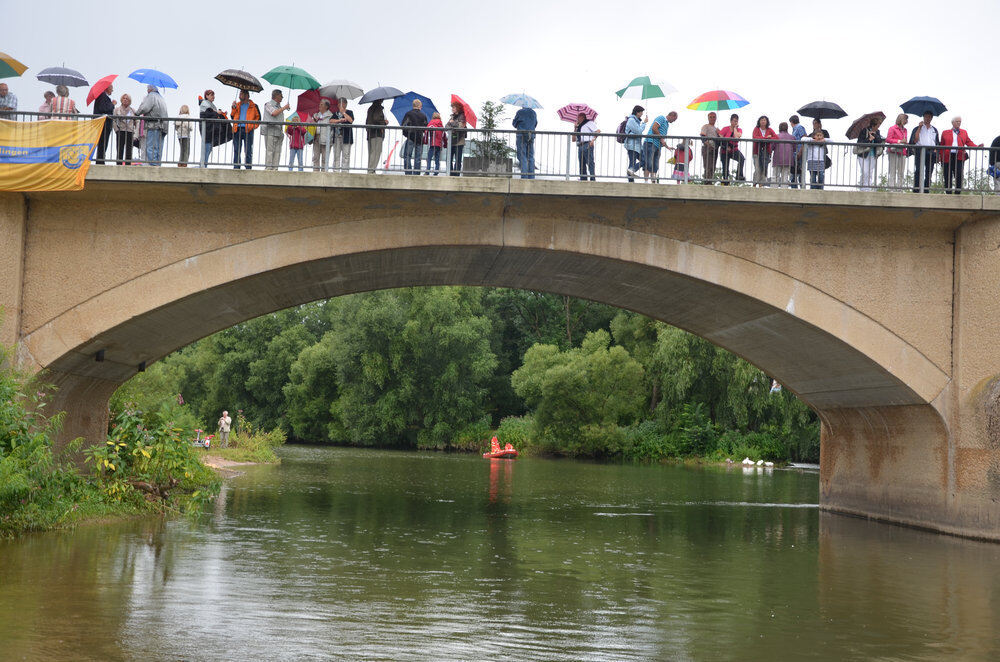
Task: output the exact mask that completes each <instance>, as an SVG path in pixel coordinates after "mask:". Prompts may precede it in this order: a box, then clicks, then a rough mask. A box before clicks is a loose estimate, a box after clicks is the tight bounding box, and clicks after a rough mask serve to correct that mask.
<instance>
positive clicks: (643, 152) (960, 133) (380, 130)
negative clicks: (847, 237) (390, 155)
mask: <svg viewBox="0 0 1000 662" xmlns="http://www.w3.org/2000/svg"><path fill="white" fill-rule="evenodd" d="M113 92H114V90H113V88H112V87H111V86H108V88H107V90H105V92H104V93H102V94H100V95H99V96H98V97H97V99H96V100H95V102H94V114H96V115H108V116H109V119H110V121H109V122H108V123H107V124H106V125H105V129H104V132H103V133H102V134H101V137H100V140H99V142H98V144H97V146H96V149H95V152H94V157H93V158H94V160H95V162H96V163H98V164H103V163H106V162H107V161H106V151H107V146H108V144H109V138H110V135H111V134H112V133H114V134H115V137H116V141H115V142H116V145H117V155H116V158H115V160H114V162H115V163H117V164H120V165H130V164H133V163H136V162H141V163H145V164H148V165H160V163H161V153H162V145H163V140H164V137H165V135H166V134H167V132H168V129H169V124H170V122H169V121H168V120H167V118H168V117H169V114H168V111H167V105H166V102H165V101H164V99H163V97H162V96H161V95H160V93H159V90H158V89H157V88H156V87H155V86H153V85H149V86H147V95H146V97H145V98H144V99H143V100H142V101H141V103H140V104H139V105H138V106H135V105H133V102H132V99H131V97H130V96H129V95H128V94H122V95H121V97H120V99H117V100H116V99H114V98H113V96H112V95H113ZM331 105H332V106H333V107H331ZM348 105H349V101H348V99H346V98H340V99H337V100H336V102H335V103H333V104H331V102H330V101H328V100H327V99H325V98H324V99H322V100H321V101H320V104H319V108H318V110H317V111H316V112H314V113H311V114H309V115H308V116H307V117H305V118H303V117H302V116H301V115H300V113H297V112H295V113H290V114H289V115H288V117H287V119H286V113H288V111H290V110H291V107H290V105H289V104H288V103H285V101H284V94H283V92H282V91H281V90H278V89H276V90H274V91H273V92H272V93H271V98H270V100H269V101H268V102H267V103H265V104H264V108H263V110H261V109H260V108H259V107H258V105H257V104H256V103H255V102H254V101H253V100H252V99H251V98H250V94H249V93H248V92H247V91H245V90H241V91H240V92H239V97H238V98H237V99H236V100H234V101H233V102H232V105H231V106H230V108H229V109H228V112H225V111H222V110H220V109H219V108H218V107H217V106H216V104H215V92H214V90H205V92H204V95H203V96H201V97H199V99H198V116H199V119H200V120H204V121H195V120H194V118H191V121H185V120H186V118H188V117H191V116H190V111H189V108H188V106H186V105H184V106H181V108H180V111H179V113H178V116H177V119H175V120H174V121H173V126H174V134H175V136H176V138H177V141H178V146H179V149H178V162H179V163H178V164H179V165H181V166H186V165H187V164H188V160H189V158H190V144H191V138H192V133H193V128H194V127H195V126H197V129H198V131H199V132H200V134H201V136H202V140H201V142H202V150H201V153H200V154H199V155H198V165H200V166H202V167H206V166H207V165H209V164H211V163H212V159H211V157H212V151H213V149H214V148H216V147H218V146H219V145H222V144H225V143H228V142H230V141H231V142H232V144H233V149H232V152H233V163H232V166H233V168H236V169H239V168H241V167H243V168H246V169H250V168H251V167H252V165H253V149H254V142H255V141H254V134H255V132H256V131H257V130H258V129H260V131H261V134H262V137H263V142H264V151H265V156H264V164H265V165H264V167H265V169H266V170H277V169H278V167H279V160H280V156H281V153H282V148H283V146H284V142H285V140H287V141H288V149H289V162H288V164H287V167H288V169H289V170H293V169H296V168H297V169H298V170H299V171H301V170H304V169H305V166H304V165H303V162H304V152H305V150H306V147H307V146H311V151H312V159H311V161H312V169H313V170H315V171H320V170H327V169H333V170H337V171H347V170H349V169H350V155H351V149H352V146H353V145H354V142H355V138H356V137H360V136H356V131H360V130H364V132H365V134H364V135H365V139H366V141H367V143H366V147H367V154H368V158H367V172H368V173H370V174H374V173H376V172H377V171H379V170H380V167H379V166H380V164H381V162H382V151H383V143H384V139H385V128H384V127H386V126H387V125H388V124H389V122H388V120H387V119H386V115H385V109H384V108H383V105H382V102H381V101H374V102H373V103H372V104H371V105H370V106H369V108H368V111H367V114H366V117H365V120H364V125H363V127H360V126H359V127H355V126H353V125H354V124H355V119H356V118H355V113H354V111H353V110H352V109H351V108H349V107H348ZM450 110H451V113H450V116H449V118H448V120H447V121H446V122H445V121H443V118H442V117H441V115H440V114H439V113H437V112H433V113H432V115H431V116H430V117H428V116H427V114H426V113H425V112H424V111H423V108H422V103H421V101H420V100H419V99H414V100H413V103H412V108H411V109H410V110H409V111H408V112H407V113H406V114H405V115H404V117H403V119H402V121H401V122H400V127H401V129H402V136H403V139H404V140H403V146H402V150H401V154H402V161H403V172H404V173H405V174H408V175H415V174H427V175H430V174H433V175H437V174H441V172H442V170H441V159H442V156H446V158H447V162H446V163H445V167H444V172H446V173H447V174H450V175H455V176H457V175H461V173H462V166H463V156H464V149H465V145H466V136H467V130H468V123H467V121H466V117H465V112H464V109H463V106H462V104H459V103H452V104H451V109H450ZM16 111H17V97H16V96H15V95H14V94H13V93H11V92H10V90H9V89H8V86H7V84H6V83H0V117H4V116H8V117H9V116H11V114H12V113H14V112H16ZM38 112H39V114H41V115H46V114H73V113H78V112H79V110H78V109H77V106H76V104H75V102H74V101H73V100H72V99H70V98H69V90H68V88H66V87H65V86H63V85H59V86H57V87H56V89H55V92H54V93H53V92H51V91H46V92H45V96H44V102H43V103H42V105H41V107H40V108H39V109H38ZM934 117H935V116H934V114H933V113H931V112H927V113H924V115H923V117H922V120H921V121H920V122H919V123H918V124H917V125H916V126H915V127H914V128H913V129H912V130H910V131H907V124H908V122H909V116H908V115H907V114H905V113H901V114H899V115H898V116H897V117H896V120H895V123H894V124H893V125H892V126H891V127H889V129H888V131H887V132H886V134H885V135H884V136H883V134H882V129H881V127H882V123H883V121H884V118H883V117H873V118H872V119H871V121H870V124H869V125H868V126H865V127H863V128H862V130H861V132H860V134H859V135H858V138H857V140H856V145H855V147H854V148H853V152H854V155H855V156H856V157H857V160H858V176H859V181H858V186H859V187H860V188H861V189H862V190H873V188H874V186H875V185H876V177H875V176H876V163H877V160H878V159H879V158H880V157H881V156H883V154H885V155H886V156H887V160H888V174H887V178H886V180H885V183H886V185H887V186H889V187H890V188H895V189H899V188H902V187H904V185H906V172H907V159H908V158H913V159H914V161H913V181H912V189H913V191H914V192H927V191H929V190H930V187H931V182H932V177H933V173H934V171H935V168H936V166H937V165H938V164H940V165H941V167H942V170H943V182H944V188H945V192H947V193H960V192H961V191H962V190H963V187H964V176H965V164H966V161H968V160H969V152H968V150H967V149H966V148H970V147H973V148H974V147H983V146H984V145H983V143H978V144H977V143H975V142H974V141H973V140H972V139H971V138H970V136H969V133H968V131H967V130H966V129H963V128H962V118H961V117H959V116H955V117H953V118H951V126H950V128H948V129H945V130H944V131H939V130H938V128H937V127H936V126H934V124H933V120H934ZM677 118H678V114H677V112H676V111H671V112H669V113H667V114H665V115H657V116H655V117H654V118H653V120H652V121H651V122H650V121H649V117H648V115H647V114H646V109H645V108H644V107H643V106H641V105H636V106H635V107H634V108H633V109H632V112H631V114H630V115H629V116H628V117H627V118H626V120H625V121H623V122H622V123H621V125H620V126H619V127H618V129H617V131H616V132H615V135H616V137H617V140H618V142H619V143H622V144H623V148H624V151H625V158H626V160H627V163H628V165H627V169H626V173H627V177H628V181H630V182H634V181H636V180H637V179H638V178H640V177H641V178H642V180H643V181H648V182H653V183H656V182H659V181H660V172H659V171H660V165H661V161H662V153H663V152H664V151H666V152H670V153H671V156H670V158H669V163H671V164H673V171H672V173H671V175H670V178H671V179H673V180H676V181H692V180H694V181H700V182H701V183H704V184H714V183H716V182H721V184H722V185H729V184H731V183H734V182H745V181H746V175H745V171H746V168H747V165H748V164H747V160H748V157H749V160H750V166H751V167H752V168H753V173H752V184H753V185H754V186H783V187H790V188H800V187H801V188H805V187H806V186H808V187H810V188H814V189H821V188H823V187H824V185H825V180H826V171H827V170H829V168H830V167H831V165H832V160H831V158H830V148H829V143H831V142H834V141H832V140H831V137H830V134H829V132H828V131H827V130H826V129H824V128H823V124H822V121H821V120H819V119H814V120H812V126H811V128H810V129H806V127H805V126H803V124H802V123H801V121H800V118H799V116H798V115H791V116H790V117H789V118H788V120H787V121H783V122H779V123H778V126H777V131H775V129H774V128H773V127H772V125H771V120H770V118H769V117H768V116H766V115H761V116H760V117H759V118H757V121H756V123H755V124H754V127H753V130H752V132H751V135H750V140H749V141H747V140H746V139H745V138H744V130H743V128H742V127H741V126H740V116H739V114H738V113H733V114H731V115H730V117H729V123H728V125H726V126H722V127H721V128H720V127H719V126H718V125H717V123H718V116H717V113H715V112H709V113H708V116H707V121H706V123H705V124H704V125H703V126H702V127H701V130H700V137H699V140H700V153H701V165H702V172H701V173H700V177H699V176H698V173H694V172H692V171H691V170H690V168H689V167H688V166H689V165H690V164H691V163H692V161H693V159H694V152H693V147H694V144H693V142H694V141H692V140H690V139H686V138H685V139H681V140H680V141H679V142H677V143H676V144H675V145H668V144H667V140H666V138H667V133H668V130H669V128H670V125H671V124H673V123H674V122H676V121H677ZM512 126H513V128H514V129H515V130H516V135H515V146H516V149H515V150H514V153H515V155H516V158H517V162H518V166H519V173H520V176H521V177H522V178H525V179H533V178H534V177H535V153H534V152H535V131H536V128H537V126H538V117H537V115H536V113H535V111H534V110H533V109H531V108H520V109H519V110H518V111H517V114H516V115H515V116H514V118H513V121H512ZM600 133H601V131H600V130H599V129H598V128H597V124H596V122H595V121H594V120H593V119H589V118H588V116H587V115H586V114H584V113H580V114H579V116H578V118H577V121H576V122H575V123H574V130H573V132H572V135H571V139H572V141H573V142H574V143H575V144H576V149H577V156H578V163H579V178H580V179H581V180H583V181H587V180H590V181H593V180H595V179H596V156H595V151H596V150H595V143H596V140H597V137H598V135H599V134H600ZM449 140H450V145H449ZM748 143H749V144H748ZM135 149H138V151H139V156H138V159H135V158H134V157H133V154H134V150H135ZM744 150H746V151H748V152H749V153H748V154H745V153H744ZM987 158H988V168H987V176H988V177H989V178H990V179H991V180H992V187H993V189H994V191H996V192H1000V164H998V161H1000V136H997V137H996V138H995V139H994V140H993V142H992V144H991V146H990V149H989V150H988V155H987ZM425 160H426V165H424V161H425ZM717 168H721V170H717ZM733 169H735V172H733ZM717 173H718V174H720V175H721V177H717ZM807 180H808V182H807Z"/></svg>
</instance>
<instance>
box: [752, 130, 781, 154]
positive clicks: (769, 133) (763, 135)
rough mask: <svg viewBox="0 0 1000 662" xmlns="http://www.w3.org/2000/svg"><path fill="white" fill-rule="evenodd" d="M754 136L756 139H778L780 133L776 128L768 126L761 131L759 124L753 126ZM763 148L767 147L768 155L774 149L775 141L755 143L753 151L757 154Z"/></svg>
mask: <svg viewBox="0 0 1000 662" xmlns="http://www.w3.org/2000/svg"><path fill="white" fill-rule="evenodd" d="M753 138H754V140H777V139H778V134H777V133H775V132H774V129H772V128H771V127H768V128H767V130H766V131H761V130H760V127H759V126H755V127H754V128H753ZM762 148H766V149H767V153H768V156H770V154H771V152H773V151H774V143H766V144H765V143H758V142H755V143H754V144H753V153H754V154H757V153H758V152H760V150H761V149H762Z"/></svg>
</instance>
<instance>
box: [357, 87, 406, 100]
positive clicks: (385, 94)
mask: <svg viewBox="0 0 1000 662" xmlns="http://www.w3.org/2000/svg"><path fill="white" fill-rule="evenodd" d="M401 96H403V91H402V90H397V89H396V88H395V87H376V88H375V89H374V90H368V91H367V92H365V95H364V96H363V97H361V98H360V99H358V103H371V102H372V101H384V100H385V99H395V98H396V97H401Z"/></svg>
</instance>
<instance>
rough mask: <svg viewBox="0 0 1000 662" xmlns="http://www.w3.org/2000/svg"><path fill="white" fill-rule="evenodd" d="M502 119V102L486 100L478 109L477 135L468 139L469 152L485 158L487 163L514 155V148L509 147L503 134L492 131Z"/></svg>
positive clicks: (501, 161) (500, 160)
mask: <svg viewBox="0 0 1000 662" xmlns="http://www.w3.org/2000/svg"><path fill="white" fill-rule="evenodd" d="M503 119H504V106H503V104H502V103H497V102H494V101H486V102H485V103H483V107H482V108H481V109H480V111H479V129H480V132H479V133H478V134H477V135H478V137H477V138H474V139H471V140H469V148H470V149H469V152H470V154H472V155H474V156H479V157H482V158H484V159H486V160H487V161H488V162H489V163H497V164H500V163H503V162H504V161H506V160H507V159H509V158H511V157H512V156H513V155H514V150H513V149H511V148H510V146H509V145H508V144H507V141H506V140H505V139H504V135H505V134H497V133H494V131H496V130H497V129H498V128H500V122H501V121H502V120H503Z"/></svg>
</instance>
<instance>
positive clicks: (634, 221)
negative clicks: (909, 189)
mask: <svg viewBox="0 0 1000 662" xmlns="http://www.w3.org/2000/svg"><path fill="white" fill-rule="evenodd" d="M0 200H2V203H3V206H2V207H0V209H3V210H4V211H3V219H4V220H3V221H2V222H3V223H6V224H7V225H10V224H11V220H10V219H12V218H14V216H15V215H16V214H15V212H14V211H9V210H15V211H16V210H17V209H21V210H25V209H26V210H28V212H27V213H26V214H25V212H24V211H22V212H21V218H22V221H23V224H22V227H25V228H26V232H25V233H24V238H23V241H22V246H23V249H22V252H23V256H22V262H23V265H24V266H23V272H22V273H23V276H22V278H23V282H24V285H23V292H22V294H21V296H20V305H19V308H20V310H21V311H22V313H21V317H20V320H19V322H18V323H17V337H18V340H19V344H18V354H19V358H20V360H21V362H22V364H23V365H25V366H27V367H29V368H31V369H33V370H40V369H42V368H45V369H48V370H49V371H51V373H52V376H53V378H54V379H55V381H57V382H58V383H60V384H61V385H62V386H63V388H62V391H61V392H60V393H61V395H60V397H59V400H60V402H59V404H60V405H61V406H64V407H66V408H67V409H68V410H69V411H70V414H69V423H68V424H67V430H68V432H71V433H75V434H80V433H83V434H86V436H91V435H93V436H99V435H100V434H101V432H100V430H101V427H102V425H104V424H105V422H104V420H103V419H102V418H101V416H100V415H96V416H95V415H94V414H92V412H93V411H97V410H100V411H102V412H103V411H104V404H105V403H106V401H107V394H108V393H109V392H110V390H111V389H113V388H114V385H116V384H119V383H121V382H122V381H124V380H125V379H128V378H129V377H131V376H132V375H134V374H135V371H136V369H137V367H138V366H139V364H140V363H142V362H147V363H148V362H152V361H155V360H156V359H158V358H160V357H162V356H163V355H165V354H167V353H169V352H170V351H173V350H174V349H177V348H178V347H182V346H184V345H186V344H188V343H190V342H192V341H194V340H196V339H198V338H200V337H202V336H204V335H207V334H209V333H212V332H214V331H217V330H219V329H222V328H226V327H228V326H231V325H232V324H235V323H238V322H240V321H243V320H246V319H249V318H252V317H254V316H257V315H261V314H264V313H267V312H270V311H273V310H278V309H281V308H285V307H288V306H292V305H296V304H299V303H303V302H306V301H311V300H315V299H321V298H325V297H331V296H337V295H340V294H346V293H350V292H358V291H365V290H372V289H380V288H387V287H401V286H410V285H437V284H465V285H495V286H509V287H524V288H531V289H539V290H547V291H551V292H557V293H561V294H570V295H573V296H580V297H585V298H590V299H593V300H597V301H602V302H605V303H609V304H612V305H617V306H621V307H623V308H629V309H632V310H636V311H639V312H642V313H644V314H647V315H650V316H652V317H655V318H657V319H661V320H663V321H666V322H669V323H671V324H675V325H677V326H679V327H681V328H684V329H687V330H689V331H692V332H694V333H697V334H699V335H701V336H703V337H705V338H708V339H709V340H711V341H713V342H715V343H717V344H719V345H721V346H723V347H726V348H727V349H730V350H731V351H734V352H736V353H737V354H740V355H741V356H744V357H746V358H747V359H748V360H750V361H752V362H753V363H755V364H756V365H758V366H760V367H761V368H762V369H764V370H766V371H767V372H768V373H769V374H772V375H774V376H775V377H776V378H777V379H779V380H780V381H781V382H782V383H784V384H785V385H786V386H787V387H788V388H790V389H791V390H792V391H794V392H795V393H796V394H798V395H799V396H800V397H802V398H803V399H804V400H805V401H806V402H808V403H809V404H811V405H812V406H813V407H815V408H816V409H817V410H818V411H819V412H820V414H821V417H822V418H823V421H824V436H823V445H822V449H823V450H822V453H823V462H822V466H823V472H822V473H823V489H822V494H821V498H822V501H823V504H824V506H825V507H828V508H831V509H839V510H842V511H845V512H856V513H863V514H866V515H871V516H877V517H882V518H886V519H891V520H894V521H901V522H902V521H906V522H910V523H923V525H926V526H930V527H934V528H938V529H941V530H951V531H953V532H959V533H968V534H973V535H982V536H985V537H996V538H1000V520H998V518H997V515H996V507H995V501H993V500H994V499H995V498H996V497H997V494H998V492H1000V488H998V486H997V485H996V478H995V477H996V467H995V464H996V461H997V457H998V450H997V448H996V447H995V446H990V442H988V441H987V435H986V432H985V430H986V428H985V425H986V424H985V420H986V418H985V414H983V415H982V416H976V415H972V414H971V413H968V412H966V408H967V407H968V406H969V405H970V403H971V402H972V401H973V399H974V396H973V395H972V394H973V393H974V392H975V393H980V392H982V391H984V389H985V390H989V389H988V388H987V387H986V386H984V384H988V383H989V381H990V379H992V378H993V376H994V375H996V374H998V373H1000V356H996V352H990V351H984V352H980V346H981V344H983V343H985V344H989V343H990V342H992V340H991V339H992V338H994V337H995V335H991V334H995V331H994V330H993V329H992V328H991V326H990V324H989V323H988V320H989V319H990V315H991V314H992V312H993V308H992V307H993V306H995V305H996V297H994V298H993V299H990V298H989V297H990V294H991V290H990V283H992V284H993V285H994V288H995V284H996V282H997V280H996V274H997V264H996V262H997V256H996V255H994V253H996V252H997V251H996V248H995V245H996V244H998V243H1000V238H997V237H996V236H995V235H996V230H995V228H994V224H996V223H997V217H998V209H1000V205H998V204H997V201H996V200H995V199H993V198H983V197H976V196H913V195H910V194H874V193H869V194H864V193H849V192H837V191H824V192H819V191H797V190H751V189H740V188H731V189H721V188H717V187H697V186H641V185H627V184H618V183H589V184H580V183H577V182H571V183H565V182H546V181H530V182H529V181H521V180H490V179H464V178H463V179H455V178H419V177H391V176H374V177H369V176H364V175H332V174H326V173H281V172H267V173H264V172H247V171H230V170H207V171H205V170H197V169H187V170H183V169H168V168H115V167H104V168H102V167H95V168H92V170H91V176H90V177H89V179H88V185H87V188H86V189H85V190H84V191H83V192H80V193H65V194H54V193H48V194H31V195H30V196H7V197H4V198H0ZM18 200H20V201H22V202H21V203H20V206H19V203H18ZM915 204H919V205H922V206H920V207H915V206H913V205H915ZM7 225H5V226H4V227H7ZM973 228H982V229H980V230H976V231H975V232H974V233H973V234H974V236H973V235H969V238H968V239H966V235H967V234H969V233H972V232H973V230H972V229H973ZM991 228H993V229H991ZM991 232H992V233H993V234H990V233H991ZM956 237H960V238H961V240H960V241H959V242H958V244H956ZM990 241H993V244H994V247H993V249H992V251H991V250H990ZM973 244H975V247H973ZM6 245H7V244H2V245H0V246H6ZM966 246H968V247H969V249H970V250H971V252H970V253H969V255H968V256H965V255H963V251H964V250H965V249H966ZM3 250H5V251H8V252H9V251H10V249H9V248H4V249H3ZM956 255H957V256H958V257H957V258H956ZM956 260H957V261H958V264H959V265H960V273H959V274H958V275H956V272H955V264H956ZM3 264H5V262H4V260H3V259H2V258H0V265H3ZM991 269H992V271H991ZM991 279H992V280H991ZM961 282H964V283H966V284H970V285H971V288H970V290H969V292H968V293H965V291H964V289H962V293H963V295H964V298H963V297H962V296H954V292H956V291H958V290H959V289H961V288H963V287H964V286H963V285H961V284H960V283H961ZM970 297H971V298H970ZM14 298H15V299H16V298H17V297H16V296H14ZM963 302H968V303H967V304H963ZM992 319H993V320H994V321H995V320H996V319H997V318H996V317H995V316H994V317H993V318H992ZM966 325H968V326H969V328H968V329H966V328H965V326H966ZM953 327H954V329H955V330H954V332H953ZM958 339H964V342H965V343H966V344H965V345H964V346H963V347H959V345H958V344H954V346H953V340H956V341H957V340H958ZM99 350H104V352H105V360H104V361H103V362H97V361H95V358H94V357H95V354H96V353H97V351H99ZM963 352H964V353H963ZM977 352H980V353H978V354H977ZM962 357H964V358H962ZM977 358H978V359H981V360H977ZM959 363H962V366H959V365H958V364H959ZM965 363H969V364H974V365H965ZM963 367H964V372H963V370H962V369H960V368H963ZM970 371H971V372H970ZM973 373H974V375H973ZM955 375H970V377H969V378H970V379H971V378H972V377H974V378H975V380H978V381H974V382H968V384H969V385H968V387H965V386H963V385H962V384H959V383H958V382H957V381H956V379H955V378H954V376H955ZM964 379H965V378H964V377H963V380H964ZM964 383H965V382H964V381H963V384H964ZM977 385H978V386H977ZM963 389H965V390H963ZM977 389H978V390H977ZM980 411H984V410H983V407H982V406H980ZM960 412H962V413H963V415H961V416H960V415H959V413H960ZM967 413H968V415H969V419H968V421H966V419H965V418H963V416H964V415H965V414H967ZM956 417H957V418H956ZM956 420H957V421H958V422H959V426H958V427H955V425H954V422H955V421H956ZM997 420H998V423H997V427H998V428H1000V417H998V419H997ZM70 423H72V424H70ZM956 429H961V430H963V432H962V434H963V437H962V440H961V441H960V440H959V439H958V438H957V437H956V435H955V430H956ZM991 467H992V468H991ZM991 472H992V473H991ZM991 476H992V478H991ZM991 481H993V482H991ZM991 504H993V505H992V506H991ZM991 508H992V509H991Z"/></svg>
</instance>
